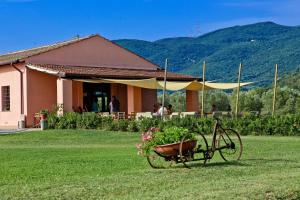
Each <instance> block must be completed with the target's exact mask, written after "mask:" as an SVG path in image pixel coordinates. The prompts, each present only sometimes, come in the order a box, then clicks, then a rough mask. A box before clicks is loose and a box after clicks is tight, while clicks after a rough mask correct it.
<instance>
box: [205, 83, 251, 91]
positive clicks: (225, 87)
mask: <svg viewBox="0 0 300 200" xmlns="http://www.w3.org/2000/svg"><path fill="white" fill-rule="evenodd" d="M252 83H253V82H245V83H240V86H241V87H242V86H246V85H250V84H252ZM205 85H207V86H208V87H211V88H214V89H219V90H228V89H234V88H237V87H238V83H212V82H208V83H205Z"/></svg>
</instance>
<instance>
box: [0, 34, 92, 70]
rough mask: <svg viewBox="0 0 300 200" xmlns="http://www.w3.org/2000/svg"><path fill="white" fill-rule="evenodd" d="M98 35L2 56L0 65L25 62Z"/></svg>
mask: <svg viewBox="0 0 300 200" xmlns="http://www.w3.org/2000/svg"><path fill="white" fill-rule="evenodd" d="M94 36H96V35H90V36H88V37H82V38H76V39H72V40H68V41H64V42H59V43H56V44H53V45H47V46H42V47H37V48H32V49H27V50H23V51H16V52H11V53H7V54H3V55H0V65H4V64H9V63H11V62H15V61H17V60H23V59H25V58H28V57H30V56H34V55H37V54H40V53H44V52H47V51H50V50H53V49H57V48H60V47H63V46H66V45H69V44H73V43H76V42H79V41H82V40H85V39H88V38H91V37H94Z"/></svg>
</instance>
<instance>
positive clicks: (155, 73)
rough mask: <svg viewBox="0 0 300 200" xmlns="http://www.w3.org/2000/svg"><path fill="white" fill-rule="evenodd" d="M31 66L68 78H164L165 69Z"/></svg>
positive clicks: (180, 77) (172, 77)
mask: <svg viewBox="0 0 300 200" xmlns="http://www.w3.org/2000/svg"><path fill="white" fill-rule="evenodd" d="M27 66H28V67H29V68H31V69H34V70H37V71H42V72H45V73H50V74H57V75H60V76H63V77H66V78H115V79H121V78H122V79H146V78H157V79H163V77H164V71H163V70H136V69H119V68H108V67H101V66H99V67H86V66H82V67H78V66H62V65H41V64H28V65H27ZM167 77H168V80H174V81H176V80H177V81H192V80H195V79H197V78H196V77H193V76H189V75H183V74H177V73H172V72H168V74H167Z"/></svg>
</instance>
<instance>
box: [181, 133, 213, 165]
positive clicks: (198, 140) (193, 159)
mask: <svg viewBox="0 0 300 200" xmlns="http://www.w3.org/2000/svg"><path fill="white" fill-rule="evenodd" d="M193 141H194V142H193ZM207 149H208V144H207V140H206V138H205V137H204V135H202V134H200V133H198V134H197V135H196V136H195V140H189V141H186V139H185V137H183V138H182V140H181V142H180V145H179V156H180V161H181V162H182V163H183V165H184V166H185V167H187V168H191V167H192V166H195V165H197V162H198V163H199V162H200V163H201V162H203V164H205V162H206V156H205V154H206V152H207Z"/></svg>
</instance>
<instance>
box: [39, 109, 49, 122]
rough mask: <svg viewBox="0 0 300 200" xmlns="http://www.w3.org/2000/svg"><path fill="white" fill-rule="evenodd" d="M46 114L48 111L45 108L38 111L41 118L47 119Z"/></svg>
mask: <svg viewBox="0 0 300 200" xmlns="http://www.w3.org/2000/svg"><path fill="white" fill-rule="evenodd" d="M48 114H49V111H48V110H47V109H44V110H41V111H40V117H41V120H45V119H47V116H48Z"/></svg>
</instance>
